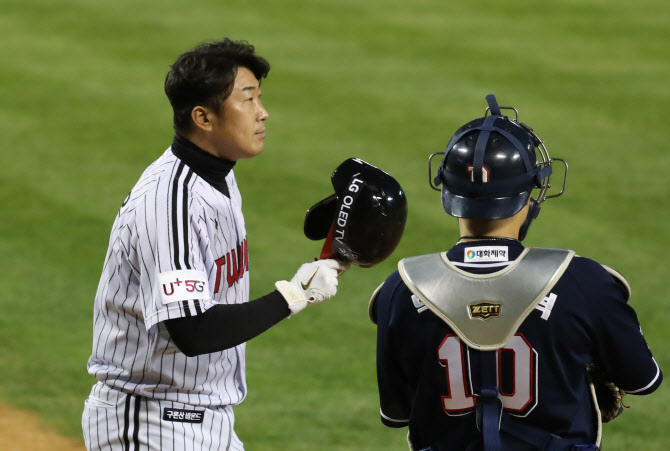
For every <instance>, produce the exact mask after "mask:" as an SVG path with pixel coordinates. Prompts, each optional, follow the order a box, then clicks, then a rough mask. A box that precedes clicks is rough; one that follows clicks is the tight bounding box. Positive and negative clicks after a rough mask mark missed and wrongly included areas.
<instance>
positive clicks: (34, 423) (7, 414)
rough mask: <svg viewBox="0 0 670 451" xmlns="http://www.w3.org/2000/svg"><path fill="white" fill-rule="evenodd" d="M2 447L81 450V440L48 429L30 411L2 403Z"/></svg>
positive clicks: (20, 450)
mask: <svg viewBox="0 0 670 451" xmlns="http://www.w3.org/2000/svg"><path fill="white" fill-rule="evenodd" d="M0 449H2V450H11V451H27V450H31V451H47V450H50V451H75V450H76V451H81V450H84V449H85V448H84V444H83V443H82V442H81V441H77V440H73V439H70V438H65V437H62V436H60V435H58V433H56V432H53V431H51V430H47V429H45V428H44V426H43V425H41V423H40V421H39V419H38V418H37V417H36V416H35V415H33V414H32V413H30V412H26V411H24V410H18V409H16V408H14V407H12V406H9V405H7V404H4V403H2V404H0Z"/></svg>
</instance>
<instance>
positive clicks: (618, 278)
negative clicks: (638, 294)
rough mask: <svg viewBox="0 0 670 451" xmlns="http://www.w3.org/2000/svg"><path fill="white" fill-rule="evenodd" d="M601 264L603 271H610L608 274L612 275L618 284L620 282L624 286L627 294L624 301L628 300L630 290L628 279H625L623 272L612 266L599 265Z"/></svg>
mask: <svg viewBox="0 0 670 451" xmlns="http://www.w3.org/2000/svg"><path fill="white" fill-rule="evenodd" d="M601 266H602V267H603V268H605V271H607V272H608V273H610V275H611V276H612V277H614V280H616V281H617V282H618V283H619V284H621V285H622V286H623V287H624V288H625V290H626V292H627V293H628V295H627V297H626V302H628V301H629V300H630V296H631V294H632V290H631V288H630V285H629V284H628V281H627V280H626V278H625V277H624V276H623V274H621V273H620V272H619V271H617V270H616V269H614V268H610V267H609V266H607V265H601Z"/></svg>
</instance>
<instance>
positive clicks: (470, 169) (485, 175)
mask: <svg viewBox="0 0 670 451" xmlns="http://www.w3.org/2000/svg"><path fill="white" fill-rule="evenodd" d="M468 172H469V173H470V181H471V182H474V181H475V167H474V166H473V165H471V164H469V165H468ZM490 174H491V172H490V171H489V168H487V167H486V166H482V183H487V182H488V181H489V179H490Z"/></svg>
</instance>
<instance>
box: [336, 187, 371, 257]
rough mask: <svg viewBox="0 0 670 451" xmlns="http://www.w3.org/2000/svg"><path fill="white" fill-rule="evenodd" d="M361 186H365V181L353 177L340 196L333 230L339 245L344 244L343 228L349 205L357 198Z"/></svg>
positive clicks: (348, 212) (347, 216)
mask: <svg viewBox="0 0 670 451" xmlns="http://www.w3.org/2000/svg"><path fill="white" fill-rule="evenodd" d="M363 186H365V182H364V181H363V180H361V179H359V178H356V177H354V178H353V179H351V181H350V183H349V187H348V188H347V191H348V192H347V194H345V195H344V197H342V202H341V203H340V211H339V212H338V213H337V217H336V218H335V230H334V231H333V232H334V238H335V241H337V242H338V243H339V244H340V245H344V229H345V228H346V227H347V222H348V221H349V215H350V212H351V206H352V205H353V204H354V202H355V201H356V199H357V198H358V195H359V194H360V192H361V189H362V188H363Z"/></svg>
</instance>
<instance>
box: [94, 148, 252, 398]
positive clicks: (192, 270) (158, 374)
mask: <svg viewBox="0 0 670 451" xmlns="http://www.w3.org/2000/svg"><path fill="white" fill-rule="evenodd" d="M226 184H227V187H228V192H229V195H228V196H226V195H224V194H223V193H222V192H220V191H218V190H217V189H215V188H214V187H213V186H212V185H210V184H209V183H207V182H206V181H205V180H204V179H202V178H201V177H200V176H198V175H197V174H196V173H195V172H193V169H192V168H190V167H189V166H188V165H186V164H185V163H184V162H183V161H182V160H180V159H179V158H177V157H176V156H175V154H174V153H173V152H172V150H171V148H170V149H168V150H167V151H166V152H165V153H164V154H163V155H162V156H161V157H160V158H158V160H156V161H155V162H154V163H153V164H152V165H151V166H149V167H148V168H147V169H146V171H145V172H144V174H142V176H141V178H140V180H139V181H138V183H137V184H136V185H135V187H134V188H133V189H132V191H131V192H130V194H129V195H128V197H127V198H126V200H125V202H124V203H123V205H122V207H121V209H120V210H119V213H118V216H117V217H116V220H115V221H114V226H113V229H112V232H111V236H110V242H109V249H108V251H107V256H106V259H105V264H104V267H103V271H102V277H101V279H100V284H99V286H98V290H97V294H96V298H95V309H94V326H93V352H92V355H91V358H90V359H89V362H88V372H89V373H90V374H92V375H94V376H95V377H96V378H97V379H98V380H99V381H100V382H102V383H104V384H105V385H107V386H109V387H112V388H115V389H118V390H121V391H123V392H126V393H131V394H133V395H137V396H140V397H146V398H148V399H151V400H165V401H173V402H179V403H184V404H187V405H191V406H208V407H212V406H227V405H235V404H239V403H240V402H242V400H243V399H244V398H245V396H246V393H247V386H246V378H245V344H241V345H238V346H235V347H234V348H231V349H227V350H225V351H222V352H214V353H211V354H205V355H200V356H196V357H187V356H186V355H184V354H182V353H181V352H180V351H179V349H178V348H177V346H175V344H174V342H173V341H172V340H171V338H170V335H169V333H168V332H167V329H166V327H165V325H164V324H163V323H162V321H165V320H167V319H172V318H180V317H186V316H191V315H198V314H201V313H202V312H204V311H206V310H207V309H209V308H211V307H212V306H214V305H216V304H239V303H243V302H247V301H248V300H249V255H248V248H247V241H246V231H245V226H244V217H243V215H242V199H241V196H240V192H239V190H238V188H237V182H236V180H235V175H234V173H233V171H232V169H231V170H230V172H229V173H228V175H226Z"/></svg>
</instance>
